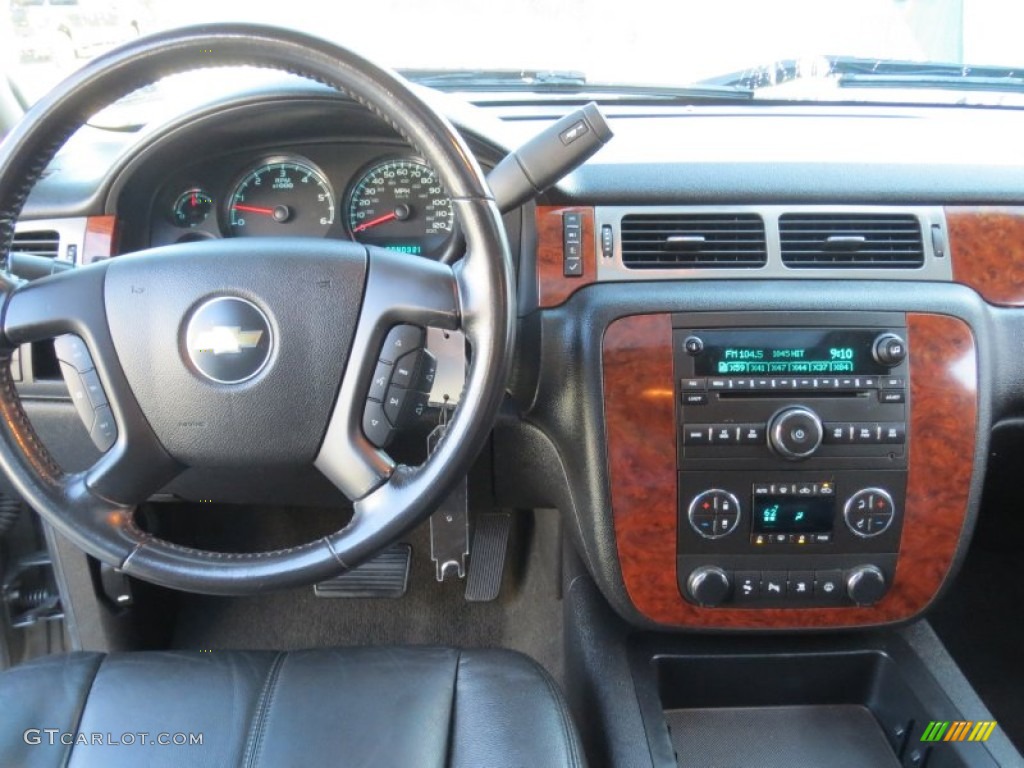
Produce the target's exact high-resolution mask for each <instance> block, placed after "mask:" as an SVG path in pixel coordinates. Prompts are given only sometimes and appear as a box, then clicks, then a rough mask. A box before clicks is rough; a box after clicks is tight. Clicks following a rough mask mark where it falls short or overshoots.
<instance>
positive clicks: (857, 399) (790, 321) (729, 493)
mask: <svg viewBox="0 0 1024 768" xmlns="http://www.w3.org/2000/svg"><path fill="white" fill-rule="evenodd" d="M699 317H700V320H701V321H702V323H703V325H696V324H692V325H691V324H689V323H686V322H685V321H684V319H683V317H682V316H681V317H680V320H679V321H678V322H676V323H674V329H673V345H674V352H673V361H674V371H675V374H676V383H677V387H676V395H677V397H676V403H677V405H676V412H677V414H678V424H677V427H678V428H677V435H678V448H677V454H676V455H677V467H678V476H679V481H678V486H677V487H678V489H679V490H678V492H679V498H678V510H679V522H678V528H677V530H678V545H677V558H678V569H677V578H678V582H679V589H680V592H681V593H682V595H683V596H684V597H685V598H686V599H687V600H688V601H690V602H691V603H695V604H697V605H701V606H705V607H715V606H720V605H727V606H730V607H735V608H768V607H772V608H776V607H783V608H785V607H793V608H797V607H824V606H829V607H834V606H854V605H870V604H873V603H875V602H877V601H878V600H880V599H882V598H883V597H884V595H885V594H886V592H887V590H888V587H889V585H890V584H891V582H892V577H893V575H894V572H895V563H896V558H897V555H898V553H899V544H900V537H901V535H902V528H903V505H904V497H905V494H906V482H907V476H906V469H907V450H908V448H909V435H908V433H907V414H908V408H909V394H910V387H909V381H910V369H909V361H908V348H907V343H906V341H905V339H906V336H907V334H906V328H905V327H904V326H903V324H902V323H903V318H902V317H901V316H900V315H896V314H891V313H865V314H858V315H846V314H840V313H830V314H820V313H806V314H804V315H799V314H798V315H794V316H792V317H786V318H780V317H779V316H778V315H766V316H765V318H764V321H763V322H757V321H759V320H762V318H761V317H759V316H757V315H756V314H749V315H744V316H739V317H738V316H733V317H728V316H716V315H706V314H705V315H700V316H699ZM737 320H741V321H747V322H750V321H753V323H752V324H751V325H749V326H746V327H740V326H737V325H735V323H736V322H737ZM769 320H770V321H771V322H769Z"/></svg>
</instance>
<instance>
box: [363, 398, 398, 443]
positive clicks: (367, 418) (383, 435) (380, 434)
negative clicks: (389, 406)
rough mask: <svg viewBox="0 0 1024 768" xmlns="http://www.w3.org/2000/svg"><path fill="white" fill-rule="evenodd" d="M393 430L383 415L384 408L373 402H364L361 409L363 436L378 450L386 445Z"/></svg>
mask: <svg viewBox="0 0 1024 768" xmlns="http://www.w3.org/2000/svg"><path fill="white" fill-rule="evenodd" d="M393 432H394V430H393V429H392V428H391V424H390V422H388V420H387V417H386V416H385V415H384V406H382V405H381V404H380V403H378V402H375V401H373V400H368V401H367V402H366V407H365V408H364V409H363V434H364V435H366V439H367V440H369V441H370V442H371V443H373V444H374V445H375V446H377V447H378V448H383V447H384V446H386V445H387V444H388V441H389V440H390V439H391V435H392V433H393Z"/></svg>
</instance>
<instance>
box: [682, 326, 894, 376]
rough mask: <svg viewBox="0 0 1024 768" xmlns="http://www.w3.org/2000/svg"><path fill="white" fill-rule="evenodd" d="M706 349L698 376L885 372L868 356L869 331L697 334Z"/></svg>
mask: <svg viewBox="0 0 1024 768" xmlns="http://www.w3.org/2000/svg"><path fill="white" fill-rule="evenodd" d="M699 335H700V337H701V339H702V340H703V342H704V351H703V353H702V354H699V355H697V356H696V357H695V358H694V360H693V363H694V375H696V376H787V375H789V376H792V375H797V374H800V375H809V376H815V375H818V376H827V375H831V376H836V375H841V374H884V373H887V372H888V370H889V369H888V368H886V367H885V366H883V365H880V364H879V363H878V362H876V361H875V359H874V357H873V356H872V346H873V344H874V340H875V338H876V336H877V335H878V331H877V330H874V329H871V330H868V329H864V330H856V329H854V330H851V329H839V328H836V329H803V328H801V329H790V328H775V329H759V330H743V331H729V330H721V331H715V330H709V331H700V332H699Z"/></svg>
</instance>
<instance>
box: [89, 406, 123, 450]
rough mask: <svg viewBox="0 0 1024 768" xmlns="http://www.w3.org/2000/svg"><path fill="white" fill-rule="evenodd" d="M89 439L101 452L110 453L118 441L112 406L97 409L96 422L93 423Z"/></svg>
mask: <svg viewBox="0 0 1024 768" xmlns="http://www.w3.org/2000/svg"><path fill="white" fill-rule="evenodd" d="M89 437H90V438H91V439H92V441H93V443H94V444H95V445H96V447H97V448H99V449H100V450H101V451H109V450H110V448H111V446H112V445H113V444H114V441H115V440H117V424H116V423H115V422H114V414H112V413H111V412H110V406H107V405H101V406H100V407H99V408H97V409H96V420H95V421H94V422H93V425H92V429H91V430H90V432H89Z"/></svg>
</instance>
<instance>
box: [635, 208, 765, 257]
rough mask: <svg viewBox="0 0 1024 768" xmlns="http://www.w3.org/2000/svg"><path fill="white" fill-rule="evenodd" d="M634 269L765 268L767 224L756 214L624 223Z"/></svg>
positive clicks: (664, 216)
mask: <svg viewBox="0 0 1024 768" xmlns="http://www.w3.org/2000/svg"><path fill="white" fill-rule="evenodd" d="M621 227H622V229H621V234H622V263H623V265H625V266H626V267H628V268H630V269H692V268H700V267H762V266H764V264H765V262H766V261H767V259H768V252H767V248H766V246H765V236H764V221H763V220H762V219H761V217H760V216H759V215H757V214H755V213H645V214H628V215H626V216H623V217H622V225H621Z"/></svg>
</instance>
